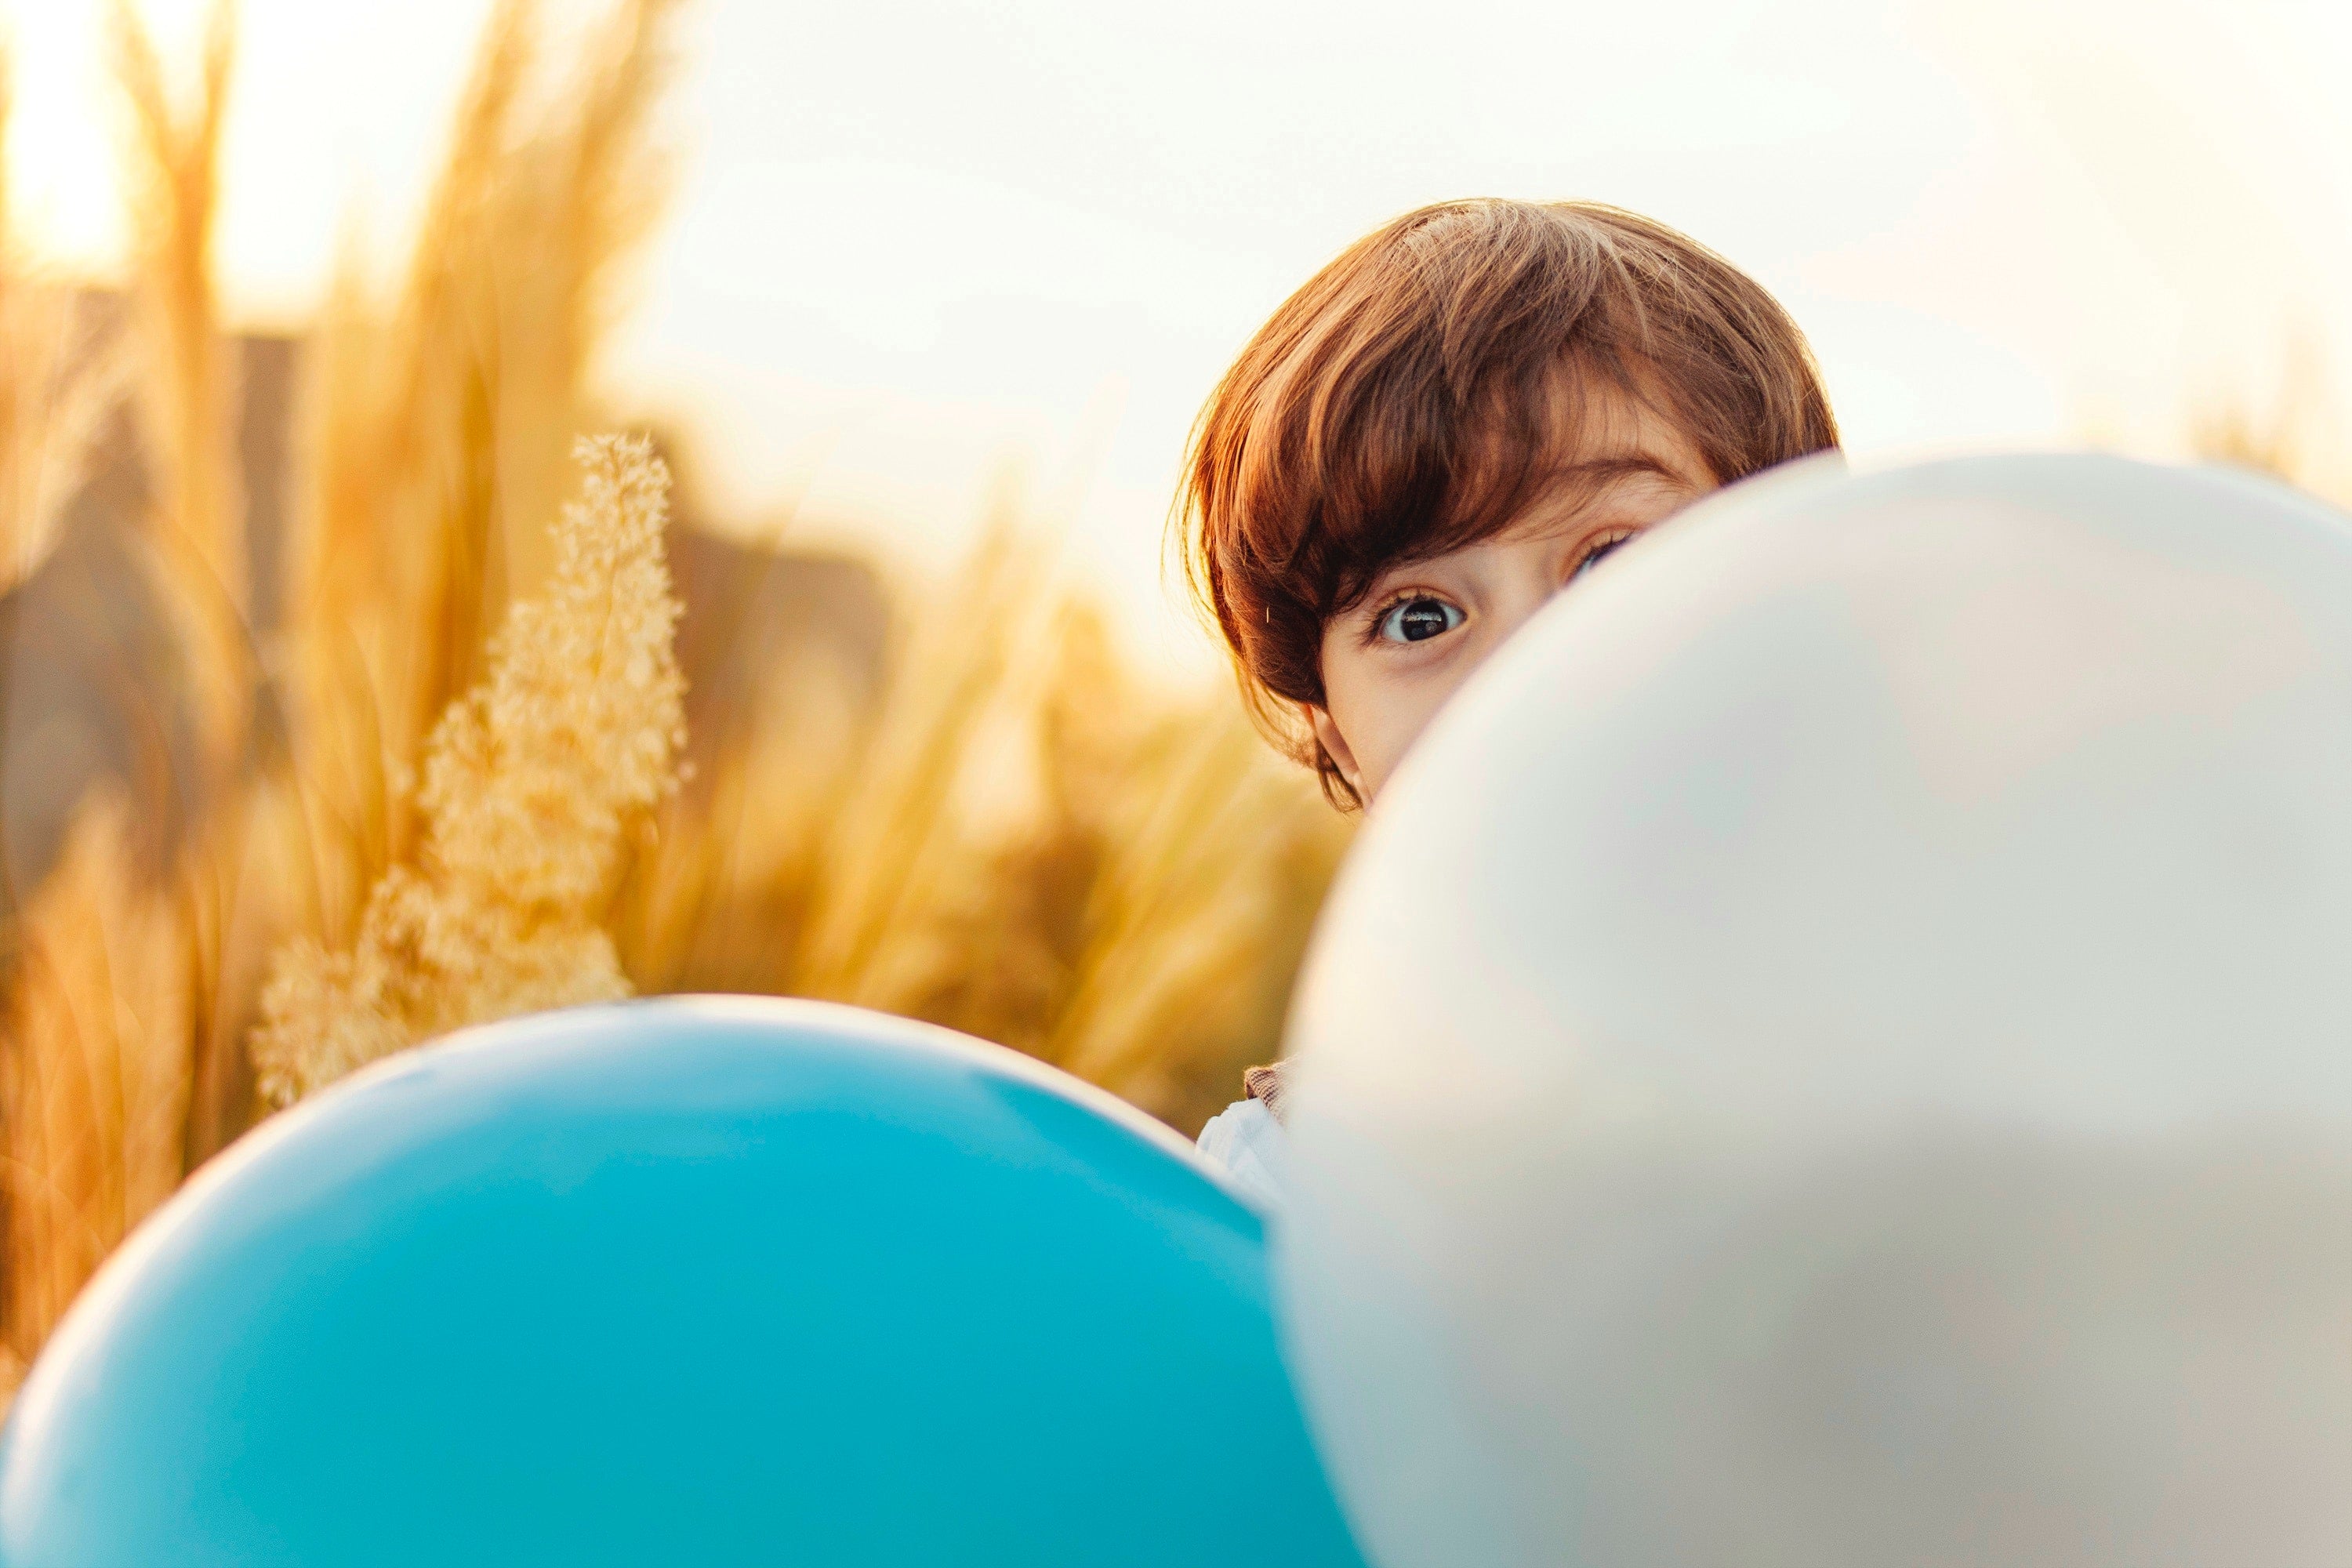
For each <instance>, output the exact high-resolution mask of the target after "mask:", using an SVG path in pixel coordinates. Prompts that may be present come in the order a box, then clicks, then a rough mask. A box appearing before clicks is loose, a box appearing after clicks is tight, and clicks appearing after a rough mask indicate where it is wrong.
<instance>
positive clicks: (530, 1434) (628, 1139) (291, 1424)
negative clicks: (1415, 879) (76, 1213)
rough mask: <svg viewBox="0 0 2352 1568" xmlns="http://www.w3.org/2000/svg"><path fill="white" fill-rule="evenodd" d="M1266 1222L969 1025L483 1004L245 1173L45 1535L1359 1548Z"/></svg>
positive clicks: (81, 1312) (514, 1551) (431, 1552)
mask: <svg viewBox="0 0 2352 1568" xmlns="http://www.w3.org/2000/svg"><path fill="white" fill-rule="evenodd" d="M163 1563H172V1564H176V1565H183V1568H197V1565H204V1564H224V1565H226V1564H236V1565H237V1568H263V1565H267V1564H277V1563H286V1564H297V1563H299V1564H302V1565H304V1568H361V1565H363V1564H375V1563H383V1564H387V1565H389V1564H398V1565H399V1568H416V1565H417V1564H420V1563H432V1564H435V1565H436V1568H442V1565H450V1568H463V1565H468V1564H481V1565H484V1568H488V1565H491V1564H496V1565H498V1568H516V1565H519V1564H529V1563H551V1564H563V1565H564V1568H585V1565H590V1564H600V1563H613V1564H623V1563H625V1564H628V1565H629V1568H646V1565H648V1564H656V1563H681V1564H692V1565H694V1568H726V1565H730V1564H736V1563H760V1564H762V1565H766V1564H774V1563H791V1564H793V1565H795V1568H828V1565H832V1564H842V1565H848V1564H856V1565H857V1568H893V1565H898V1564H906V1565H908V1568H912V1565H916V1564H919V1565H921V1568H949V1565H951V1564H953V1565H963V1564H981V1563H988V1564H994V1563H1003V1564H1007V1565H1018V1568H1065V1565H1076V1564H1081V1563H1087V1564H1091V1563H1118V1564H1123V1565H1134V1568H1157V1565H1161V1564H1165V1565H1167V1568H1180V1565H1181V1568H1202V1565H1204V1564H1210V1563H1214V1564H1219V1565H1221V1568H1223V1565H1235V1568H1246V1565H1255V1564H1265V1565H1267V1568H1273V1565H1276V1564H1279V1565H1281V1568H1319V1565H1324V1564H1330V1565H1333V1568H1355V1565H1357V1564H1358V1563H1360V1559H1359V1558H1358V1556H1357V1554H1356V1552H1355V1549H1354V1548H1353V1546H1352V1545H1351V1544H1350V1542H1349V1536H1348V1532H1347V1529H1346V1526H1345V1525H1344V1523H1343V1522H1342V1521H1341V1520H1340V1517H1339V1513H1338V1511H1337V1510H1336V1508H1335V1506H1334V1504H1333V1502H1332V1500H1331V1495H1330V1492H1329V1490H1328V1487H1327V1485H1326V1483H1325V1480H1324V1478H1323V1474H1322V1470H1321V1468H1320V1467H1319V1466H1318V1463H1317V1461H1316V1458H1315V1456H1314V1453H1313V1451H1312V1449H1311V1447H1310V1446H1309V1443H1308V1439H1307V1432H1306V1428H1305V1426H1304V1425H1303V1423H1302V1421H1301V1418H1300V1415H1299V1412H1298V1409H1297V1404H1296V1401H1295V1398H1294V1395H1293V1394H1292V1391H1291V1384H1290V1381H1289V1378H1288V1376H1287V1374H1286V1372H1285V1370H1284V1368H1283V1364H1282V1360H1281V1357H1280V1354H1279V1353H1278V1351H1277V1349H1276V1339H1275V1330H1274V1325H1273V1320H1272V1317H1271V1314H1270V1312H1269V1309H1268V1301H1267V1271H1266V1265H1265V1242H1264V1237H1263V1233H1262V1230H1261V1226H1260V1222H1259V1220H1258V1219H1257V1217H1256V1216H1255V1215H1253V1214H1252V1213H1251V1212H1250V1211H1249V1210H1248V1209H1247V1208H1246V1207H1245V1206H1244V1205H1243V1204H1241V1203H1240V1202H1238V1201H1236V1200H1235V1199H1234V1196H1233V1195H1232V1194H1230V1193H1229V1192H1228V1191H1227V1190H1226V1189H1225V1188H1224V1187H1223V1186H1222V1185H1221V1184H1219V1183H1218V1182H1217V1181H1216V1180H1215V1179H1214V1178H1213V1176H1211V1175H1210V1174H1208V1173H1206V1168H1205V1167H1204V1166H1203V1165H1202V1163H1200V1162H1199V1161H1198V1160H1197V1159H1196V1158H1195V1157H1194V1156H1192V1154H1191V1153H1190V1152H1189V1151H1188V1150H1187V1149H1186V1147H1185V1145H1184V1144H1183V1142H1181V1140H1180V1139H1178V1138H1176V1137H1175V1136H1174V1135H1173V1134H1171V1133H1169V1132H1167V1131H1165V1130H1164V1129H1162V1128H1160V1127H1159V1126H1158V1125H1157V1124H1156V1123H1153V1122H1151V1121H1149V1120H1148V1119H1147V1118H1144V1117H1143V1116H1141V1115H1139V1113H1137V1112H1135V1111H1133V1110H1129V1109H1127V1108H1126V1107H1124V1106H1121V1105H1119V1104H1118V1102H1117V1101H1115V1100H1111V1099H1110V1098H1109V1097H1108V1096H1106V1095H1103V1094H1101V1093H1099V1092H1097V1091H1096V1090H1094V1089H1089V1088H1087V1086H1085V1085H1083V1084H1080V1083H1078V1082H1077V1081H1076V1080H1075V1079H1070V1078H1067V1077H1066V1076H1065V1075H1062V1074H1060V1073H1056V1072H1054V1071H1053V1070H1051V1069H1049V1068H1044V1067H1041V1066H1039V1065H1038V1064H1036V1063H1034V1062H1031V1061H1029V1060H1027V1059H1026V1058H1021V1057H1018V1056H1016V1055H1014V1054H1013V1053H1012V1052H1009V1051H1005V1050H1002V1049H999V1048H997V1047H992V1046H985V1045H982V1044H980V1043H979V1042H976V1041H971V1040H967V1039H965V1038H963V1037H960V1036H956V1035H951V1034H949V1033H947V1032H946V1031H944V1030H939V1029H932V1028H928V1027H925V1026H920V1025H915V1024H909V1023H906V1022H904V1021H901V1020H897V1019H890V1018H885V1017H882V1016H877V1015H874V1014H869V1013H865V1012H861V1011H858V1010H856V1009H852V1008H846V1007H835V1006H826V1005H820V1004H813V1003H786V1002H772V1001H749V1000H720V999H699V1000H693V1001H678V1000H670V1001H660V1002H646V1003H636V1004H624V1005H617V1006H610V1007H598V1008H590V1009H583V1010H580V1011H576V1012H569V1013H558V1014H550V1015H544V1016H539V1017H535V1018H530V1019H525V1020H520V1021H517V1022H514V1023H510V1024H505V1025H499V1026H493V1027H489V1028H485V1029H480V1030H476V1031H472V1032H470V1033H467V1034H466V1035H463V1036H460V1037H456V1038H454V1039H452V1040H450V1041H448V1042H446V1043H445V1044H442V1045H439V1046H436V1047H431V1048H428V1049H425V1050H422V1051H418V1052H415V1053H411V1054H409V1055H407V1056H404V1057H402V1058H397V1059H395V1060H394V1061H392V1062H389V1063H386V1064H384V1065H383V1066H382V1067H379V1068H375V1069H373V1070H372V1071H369V1072H367V1073H364V1074H362V1075H360V1076H358V1077H357V1078H354V1079H352V1080H350V1081H348V1082H346V1083H345V1084H342V1085H340V1086H338V1087H337V1088H335V1089H331V1090H330V1091H328V1092H327V1093H325V1094H323V1095H320V1097H318V1098H317V1099H316V1100H313V1101H311V1102H310V1103H308V1104H306V1105H304V1106H302V1107H300V1108H299V1109H298V1110H293V1111H291V1112H289V1113H288V1114H286V1115H284V1116H281V1117H279V1118H278V1119H277V1120H276V1121H271V1122H270V1123H268V1125H266V1126H264V1127H263V1128H261V1129H260V1130H258V1131H256V1132H255V1133H253V1134H252V1135H251V1136H249V1137H248V1138H247V1139H246V1140H245V1141H244V1142H242V1143H240V1144H239V1145H238V1146H236V1148H234V1149H232V1150H231V1151H229V1152H227V1153H226V1154H225V1155H224V1156H222V1157H221V1158H220V1159H218V1160H216V1161H215V1162H214V1163H213V1164H212V1165H210V1166H209V1167H207V1168H206V1169H205V1170H204V1171H203V1172H201V1173H198V1175H197V1176H196V1177H195V1179H194V1181H192V1182H191V1183H190V1184H188V1187H187V1188H186V1190H184V1192H183V1193H182V1194H180V1195H179V1196H178V1197H176V1198H174V1199H173V1201H172V1203H171V1204H169V1205H166V1206H165V1207H164V1208H163V1210H162V1211H161V1212H160V1213H159V1214H158V1215H156V1216H155V1217H153V1218H152V1219H151V1220H150V1221H149V1222H148V1223H147V1224H146V1225H145V1226H143V1227H142V1228H141V1230H140V1231H139V1232H138V1234H137V1235H136V1236H135V1237H133V1238H132V1239H131V1242H130V1243H129V1244H128V1245H127V1246H126V1247H124V1248H123V1250H122V1252H121V1255H119V1256H118V1257H117V1258H115V1260H114V1261H113V1262H112V1263H110V1265H109V1266H108V1268H106V1269H105V1270H104V1271H103V1272H102V1273H101V1274H100V1278H99V1279H98V1280H97V1281H95V1282H94V1283H93V1285H92V1286H91V1288H90V1289H89V1291H87V1292H86V1293H85V1295H84V1298H83V1300H81V1301H80V1303H79V1304H78V1305H77V1306H76V1307H75V1309H74V1310H73V1311H72V1312H71V1313H70V1314H69V1315H68V1319H67V1321H66V1322H65V1323H64V1324H63V1325H62V1326H61V1327H60V1328H59V1330H58V1333H57V1335H56V1336H55V1338H54V1339H53V1340H52V1342H51V1343H50V1346H49V1348H48V1350H47V1352H45V1353H44V1355H43V1356H42V1357H41V1359H40V1361H39V1363H37V1365H36V1367H35V1368H34V1370H33V1373H32V1375H31V1377H30V1378H29V1379H28V1380H27V1382H26V1384H25V1387H24V1390H23V1392H22V1394H20V1395H19V1397H18V1400H17V1403H16V1408H15V1411H14V1413H13V1415H12V1416H11V1418H10V1423H9V1426H8V1428H7V1430H6V1432H5V1435H0V1564H5V1568H66V1565H68V1564H73V1565H77V1568H79V1565H85V1564H87V1565H105V1568H116V1565H120V1568H151V1565H155V1564H163Z"/></svg>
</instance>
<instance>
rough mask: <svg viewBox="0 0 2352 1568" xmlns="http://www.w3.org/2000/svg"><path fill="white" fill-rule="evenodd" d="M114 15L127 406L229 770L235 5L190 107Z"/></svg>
mask: <svg viewBox="0 0 2352 1568" xmlns="http://www.w3.org/2000/svg"><path fill="white" fill-rule="evenodd" d="M109 21H110V36H111V39H112V44H113V58H114V74H115V78H116V80H117V82H118V83H119V85H120V87H121V91H122V96H123V99H124V100H125V102H126V103H127V105H128V106H129V109H130V111H131V115H130V120H131V125H130V134H129V136H128V138H127V141H128V142H129V149H128V151H129V159H128V163H129V165H130V167H129V170H128V174H129V180H128V184H129V190H128V195H129V211H130V215H131V237H132V268H131V279H132V287H131V299H132V308H133V320H134V323H135V326H136V329H137V330H136V337H135V341H136V342H137V345H138V349H139V351H140V355H141V363H140V367H139V372H140V373H139V374H138V377H137V396H136V398H135V402H136V405H137V406H138V408H139V412H140V414H141V416H142V419H141V421H140V425H141V435H142V438H143V443H144V445H145V447H146V450H147V458H148V462H147V465H146V466H147V468H148V469H149V474H150V479H151V482H152V484H153V488H154V490H155V494H154V496H153V500H152V516H151V518H150V520H149V521H150V529H151V534H152V542H153V545H154V551H155V554H156V557H157V563H158V567H159V574H160V577H161V579H162V581H163V584H165V585H166V587H167V590H168V592H167V593H166V595H165V600H166V603H167V604H169V605H171V606H172V608H173V611H174V613H175V614H176V616H178V618H179V619H180V621H181V623H182V630H183V635H184V644H185V664H186V679H187V682H188V687H189V690H190V694H191V695H192V697H193V698H194V701H195V703H196V707H197V711H198V714H199V717H200V719H201V720H202V722H203V731H204V738H205V747H206V752H207V756H206V762H207V764H208V765H209V766H211V767H214V768H215V769H218V770H223V771H226V769H228V768H230V767H233V766H234V765H236V762H237V761H239V760H241V758H242V755H243V752H244V748H245V734H246V725H247V716H248V715H247V709H248V705H249V702H250V699H251V693H252V688H253V662H252V659H251V658H250V657H249V652H248V648H247V636H246V608H247V605H246V601H247V572H246V539H245V510H244V505H243V498H242V495H241V493H240V487H239V485H238V483H237V477H236V458H235V446H234V443H235V440H236V431H235V428H234V416H233V415H232V412H231V410H232V408H233V407H234V402H233V390H234V388H233V384H232V382H233V377H234V374H235V366H234V365H233V364H232V363H231V352H230V345H229V343H228V342H227V340H226V336H225V334H224V333H223V331H222V330H221V322H220V310H219V304H218V301H217V300H216V299H215V292H214V287H213V231H214V227H215V223H216V221H217V216H218V210H219V205H220V174H219V165H220V147H221V130H222V127H223V125H224V124H225V123H226V116H227V111H228V85H229V75H230V69H231V67H232V65H233V63H234V61H235V58H236V5H235V4H234V0H214V4H213V5H212V8H211V10H210V12H209V13H208V19H207V23H206V26H205V38H204V50H203V58H202V61H201V65H200V68H199V71H198V73H197V79H196V81H195V83H194V89H193V98H194V101H193V102H190V103H188V104H185V105H183V104H181V103H179V102H177V101H175V98H176V97H177V96H178V95H175V94H174V93H173V89H172V86H171V83H170V80H169V77H168V75H167V73H166V72H165V70H164V68H163V59H162V57H161V56H160V55H159V53H158V52H157V50H156V47H155V43H154V39H153V38H152V37H151V36H150V35H149V33H148V32H147V29H146V26H145V25H144V24H143V23H142V21H141V20H140V16H139V13H138V11H137V10H136V9H135V8H134V7H133V5H132V4H131V0H111V9H110V12H109Z"/></svg>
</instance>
